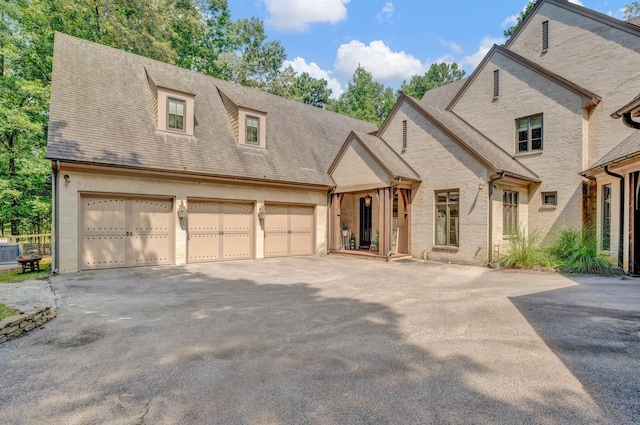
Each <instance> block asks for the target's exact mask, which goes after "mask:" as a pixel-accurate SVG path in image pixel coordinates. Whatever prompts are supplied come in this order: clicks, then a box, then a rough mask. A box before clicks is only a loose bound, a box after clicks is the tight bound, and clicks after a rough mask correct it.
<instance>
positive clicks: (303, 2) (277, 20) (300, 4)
mask: <svg viewBox="0 0 640 425" xmlns="http://www.w3.org/2000/svg"><path fill="white" fill-rule="evenodd" d="M263 1H264V4H265V6H266V7H267V11H268V13H269V17H268V18H267V20H266V21H267V23H269V24H270V25H273V26H274V27H275V28H277V29H281V30H292V31H304V30H306V29H307V28H309V24H312V23H316V22H328V23H331V24H335V23H337V22H339V21H342V20H344V19H346V18H347V8H346V7H345V5H346V4H347V3H349V1H351V0H263Z"/></svg>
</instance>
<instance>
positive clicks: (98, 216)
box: [80, 195, 173, 270]
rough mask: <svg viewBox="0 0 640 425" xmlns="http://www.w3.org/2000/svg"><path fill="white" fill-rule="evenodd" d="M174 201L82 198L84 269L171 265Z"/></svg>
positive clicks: (81, 248)
mask: <svg viewBox="0 0 640 425" xmlns="http://www.w3.org/2000/svg"><path fill="white" fill-rule="evenodd" d="M172 211H173V200H172V199H169V198H164V199H163V198H130V197H126V196H98V195H90V196H83V197H82V219H81V231H82V233H81V238H82V242H81V244H80V254H81V255H80V257H81V265H80V268H81V269H82V270H91V269H107V268H115V267H133V266H151V265H160V264H170V263H171V257H172V255H171V253H172V252H173V250H172V238H171V234H172V232H171V229H172V228H173V226H172V217H173V215H172Z"/></svg>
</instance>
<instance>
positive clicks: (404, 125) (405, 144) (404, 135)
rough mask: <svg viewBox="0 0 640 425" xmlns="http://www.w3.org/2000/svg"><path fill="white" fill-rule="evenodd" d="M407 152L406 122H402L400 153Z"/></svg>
mask: <svg viewBox="0 0 640 425" xmlns="http://www.w3.org/2000/svg"><path fill="white" fill-rule="evenodd" d="M406 150H407V120H404V121H402V151H403V152H404V151H406Z"/></svg>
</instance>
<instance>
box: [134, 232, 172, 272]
mask: <svg viewBox="0 0 640 425" xmlns="http://www.w3.org/2000/svg"><path fill="white" fill-rule="evenodd" d="M130 239H131V254H130V256H131V264H130V265H131V266H151V265H162V264H169V255H170V250H169V236H168V235H133V236H131V237H130Z"/></svg>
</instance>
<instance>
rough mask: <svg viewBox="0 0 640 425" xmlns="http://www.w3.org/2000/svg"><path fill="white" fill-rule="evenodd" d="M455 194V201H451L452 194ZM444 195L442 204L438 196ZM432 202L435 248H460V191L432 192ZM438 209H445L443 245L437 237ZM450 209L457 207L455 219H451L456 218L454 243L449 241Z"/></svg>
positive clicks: (450, 233)
mask: <svg viewBox="0 0 640 425" xmlns="http://www.w3.org/2000/svg"><path fill="white" fill-rule="evenodd" d="M454 193H455V194H457V199H454V200H452V196H451V195H452V194H454ZM441 194H444V195H445V201H444V202H440V201H439V200H438V195H441ZM434 201H435V211H434V214H435V220H433V223H434V235H433V236H434V245H435V246H439V247H452V248H458V247H459V246H460V189H446V190H436V191H434ZM440 207H444V208H445V217H444V218H445V223H444V226H445V227H444V237H445V239H444V243H440V242H441V240H440V238H439V237H438V225H439V223H438V213H439V211H440ZM452 207H457V214H458V215H457V217H453V218H457V220H458V221H457V223H456V225H455V229H454V232H455V242H452V241H451V235H452V232H451V229H452V228H451V224H452V223H451V219H452V217H451V208H452Z"/></svg>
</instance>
